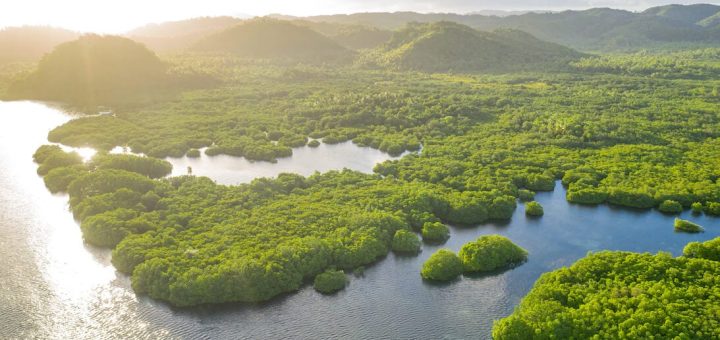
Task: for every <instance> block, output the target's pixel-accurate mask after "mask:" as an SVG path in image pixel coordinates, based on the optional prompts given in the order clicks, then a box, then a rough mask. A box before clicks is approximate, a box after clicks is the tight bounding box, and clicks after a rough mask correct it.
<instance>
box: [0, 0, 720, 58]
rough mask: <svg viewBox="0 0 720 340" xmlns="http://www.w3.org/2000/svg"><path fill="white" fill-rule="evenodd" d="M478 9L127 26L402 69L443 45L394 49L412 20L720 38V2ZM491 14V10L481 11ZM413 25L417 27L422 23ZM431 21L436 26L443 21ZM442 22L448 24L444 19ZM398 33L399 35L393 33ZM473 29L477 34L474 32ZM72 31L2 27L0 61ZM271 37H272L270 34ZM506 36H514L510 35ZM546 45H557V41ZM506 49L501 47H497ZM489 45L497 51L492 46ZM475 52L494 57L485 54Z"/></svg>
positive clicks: (593, 37) (173, 45)
mask: <svg viewBox="0 0 720 340" xmlns="http://www.w3.org/2000/svg"><path fill="white" fill-rule="evenodd" d="M482 13H483V14H467V15H461V14H440V13H438V14H421V13H414V12H395V13H357V14H350V15H344V14H343V15H324V16H312V17H303V18H300V17H290V16H284V15H273V16H272V17H273V18H276V19H282V20H283V21H282V22H278V21H275V22H274V24H272V25H260V24H258V22H262V21H257V20H254V21H251V22H250V23H252V22H255V23H254V24H250V25H243V23H244V22H246V21H247V20H244V19H241V18H236V17H204V18H194V19H188V20H181V21H174V22H166V23H160V24H151V25H146V26H144V27H140V28H137V29H134V30H132V31H130V32H128V33H127V34H126V36H127V37H129V38H131V39H133V40H135V41H138V42H141V43H143V44H145V45H146V46H147V47H148V48H150V49H152V50H154V51H155V52H158V53H164V52H172V53H174V52H182V51H188V50H192V51H201V50H206V51H215V52H219V51H221V52H232V53H235V54H239V55H244V56H248V57H267V58H281V57H282V58H284V57H290V58H291V59H292V58H296V59H298V60H307V59H316V57H317V56H318V55H323V56H327V55H329V54H333V55H335V56H336V57H338V58H339V57H340V56H348V55H351V54H352V52H351V51H349V50H355V51H359V50H370V49H378V50H377V51H376V52H375V53H374V55H375V56H378V57H379V58H381V59H382V60H379V61H378V63H379V64H386V65H395V66H397V67H401V68H405V67H410V66H409V65H413V63H414V62H411V61H410V60H415V61H418V60H420V59H421V58H420V55H419V53H420V52H419V51H421V50H427V49H426V48H421V47H423V46H428V44H430V42H431V41H436V46H440V45H439V43H437V42H439V41H440V40H441V39H440V38H439V37H440V36H441V35H439V34H433V35H432V37H425V38H423V39H421V40H422V41H415V42H412V43H411V44H410V45H408V46H412V47H413V48H412V49H410V50H407V51H403V52H402V53H400V52H399V51H393V47H392V46H386V45H385V44H386V43H387V42H388V41H391V40H392V39H394V38H392V37H393V34H394V32H405V33H407V28H406V27H407V25H408V24H409V23H413V22H416V23H432V22H439V21H444V22H454V23H457V24H462V25H466V26H468V27H470V28H472V29H476V30H480V31H485V32H493V31H495V30H498V29H501V30H506V29H512V30H520V31H524V32H526V33H529V34H530V35H532V37H534V38H537V39H534V38H533V39H530V38H528V37H524V38H523V41H522V42H521V43H525V44H531V45H532V46H534V47H533V48H537V47H539V46H540V45H541V44H539V43H538V40H542V41H546V42H549V43H555V44H560V45H564V46H568V47H570V48H573V49H575V50H579V51H589V52H608V51H637V50H642V49H657V48H676V47H688V46H697V47H712V46H718V45H720V6H716V5H704V4H698V5H668V6H661V7H653V8H650V9H647V10H645V11H643V12H640V13H635V12H629V11H624V10H614V9H608V8H596V9H590V10H584V11H564V12H545V13H538V12H529V13H522V14H515V13H506V12H497V13H495V12H482ZM488 13H489V14H493V15H484V14H488ZM504 14H508V15H504ZM281 23H282V24H281ZM289 25H293V26H289ZM243 27H244V28H243ZM412 27H415V29H417V27H420V26H417V25H415V26H412ZM428 27H430V26H428ZM434 27H435V28H436V29H437V28H439V27H440V26H434ZM445 27H446V28H448V27H450V26H447V25H445ZM456 28H457V26H456ZM273 30H275V31H273ZM450 31H453V30H445V31H443V34H445V35H446V37H447V35H448V34H449V35H456V34H460V32H465V33H468V31H466V30H465V31H463V30H454V31H453V32H454V33H451V32H450ZM395 34H396V35H395V36H396V37H397V33H395ZM400 34H404V33H400ZM493 34H497V32H496V33H483V34H482V35H484V36H485V37H486V38H487V39H489V40H493V39H494V38H488V37H490V36H492V35H493ZM472 35H473V36H476V34H475V33H473V34H472ZM77 37H78V34H77V33H75V32H70V31H67V30H63V29H56V28H47V27H22V28H7V29H4V30H2V31H0V62H11V61H37V60H39V58H40V57H41V56H42V55H43V54H45V53H48V52H50V51H51V50H52V48H53V47H54V46H56V45H58V44H59V43H62V42H66V41H70V40H73V39H75V38H77ZM268 37H273V38H272V39H268ZM453 39H454V38H453ZM270 40H273V41H274V42H273V43H272V44H271V45H273V46H266V44H267V43H268V42H269V41H270ZM253 41H254V42H253ZM473 41H474V40H473ZM406 43H410V41H406ZM507 43H508V44H516V43H518V42H517V41H512V40H510V41H508V42H507ZM442 45H443V46H444V48H453V49H456V51H454V52H453V53H455V54H456V55H465V56H470V55H473V54H472V53H470V54H467V53H466V52H467V51H466V49H467V46H462V44H458V45H460V46H455V44H454V43H452V42H451V41H446V42H443V43H442ZM469 45H473V43H471V44H469ZM303 46H306V47H307V48H304V47H303ZM547 46H555V47H554V48H557V45H547ZM547 46H545V47H541V49H543V48H547ZM283 48H286V50H283ZM395 48H397V47H395ZM498 48H500V47H498ZM503 49H505V47H503V48H500V50H503ZM490 50H491V51H494V52H497V51H499V50H496V49H495V48H491V49H490ZM509 50H512V48H510V49H509ZM515 50H517V49H515ZM520 50H522V49H520ZM463 51H464V52H463ZM494 52H493V53H494ZM565 52H567V51H565V50H562V52H561V53H560V54H563V55H565V54H566V53H565ZM533 53H534V52H532V53H529V55H533ZM285 54H287V55H285ZM300 55H302V56H300ZM426 57H427V60H431V59H432V60H436V61H437V60H443V58H442V57H440V56H438V55H435V56H432V57H431V56H426ZM433 58H439V59H433ZM473 58H477V60H495V59H496V58H495V57H490V55H483V57H482V58H478V57H477V56H474V57H473ZM320 59H321V60H324V59H323V58H320ZM521 59H522V58H521ZM402 65H404V66H402ZM455 66H458V65H455ZM466 66H467V65H466ZM410 68H416V67H415V66H412V67H410ZM461 68H462V69H464V68H466V67H461ZM471 68H473V69H477V68H476V67H471Z"/></svg>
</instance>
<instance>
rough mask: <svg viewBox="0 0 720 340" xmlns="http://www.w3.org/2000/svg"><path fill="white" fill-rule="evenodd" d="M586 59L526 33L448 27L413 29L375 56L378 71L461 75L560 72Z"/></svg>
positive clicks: (448, 24)
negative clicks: (404, 70)
mask: <svg viewBox="0 0 720 340" xmlns="http://www.w3.org/2000/svg"><path fill="white" fill-rule="evenodd" d="M582 56H583V54H581V53H579V52H576V51H574V50H571V49H569V48H566V47H563V46H560V45H557V44H553V43H549V42H545V41H541V40H538V39H537V38H535V37H533V36H532V35H530V34H528V33H525V32H522V31H518V30H509V29H502V30H496V31H495V32H481V31H477V30H475V29H472V28H470V27H468V26H465V25H460V24H457V23H453V22H447V21H445V22H437V23H431V24H420V23H413V24H409V25H408V26H407V27H406V28H404V29H402V30H400V31H398V32H396V33H395V34H394V35H393V37H392V38H391V39H390V41H389V42H388V43H387V44H385V45H384V46H383V47H381V48H380V49H379V50H378V51H376V52H375V53H374V59H375V61H376V63H377V64H378V65H379V66H386V67H392V68H397V69H406V70H417V71H424V72H462V73H466V72H468V73H472V72H496V71H510V70H535V69H538V68H557V67H562V65H567V63H568V62H569V61H571V60H575V59H579V58H581V57H582Z"/></svg>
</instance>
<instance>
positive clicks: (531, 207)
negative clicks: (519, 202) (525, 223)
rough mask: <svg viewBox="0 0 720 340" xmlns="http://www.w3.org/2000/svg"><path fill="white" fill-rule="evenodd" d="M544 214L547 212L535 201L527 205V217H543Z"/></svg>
mask: <svg viewBox="0 0 720 340" xmlns="http://www.w3.org/2000/svg"><path fill="white" fill-rule="evenodd" d="M543 214H545V210H544V209H543V207H542V205H540V203H538V202H534V201H533V202H527V203H525V215H528V216H542V215H543Z"/></svg>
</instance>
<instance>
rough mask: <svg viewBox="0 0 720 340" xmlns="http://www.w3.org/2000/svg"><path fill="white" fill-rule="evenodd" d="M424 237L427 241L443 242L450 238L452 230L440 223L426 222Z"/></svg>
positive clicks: (423, 230) (423, 228)
mask: <svg viewBox="0 0 720 340" xmlns="http://www.w3.org/2000/svg"><path fill="white" fill-rule="evenodd" d="M422 237H423V240H425V241H431V242H442V241H445V240H447V239H448V238H449V237H450V229H448V227H447V226H446V225H444V224H442V223H440V222H425V224H424V225H423V227H422Z"/></svg>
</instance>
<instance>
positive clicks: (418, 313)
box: [0, 102, 720, 339]
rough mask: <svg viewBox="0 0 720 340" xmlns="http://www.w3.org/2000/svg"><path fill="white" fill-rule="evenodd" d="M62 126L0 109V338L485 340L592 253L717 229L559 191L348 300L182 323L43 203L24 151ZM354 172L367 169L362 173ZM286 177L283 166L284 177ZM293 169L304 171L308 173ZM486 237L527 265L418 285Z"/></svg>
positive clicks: (58, 117)
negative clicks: (535, 212) (430, 268)
mask: <svg viewBox="0 0 720 340" xmlns="http://www.w3.org/2000/svg"><path fill="white" fill-rule="evenodd" d="M67 119H69V118H68V117H67V116H65V115H64V114H62V113H61V112H59V111H57V110H54V109H51V108H47V107H45V106H43V105H39V104H33V103H2V102H0V258H1V259H2V260H3V264H2V265H0V338H3V339H4V338H9V339H15V338H21V339H24V338H40V339H128V338H132V339H216V338H230V339H279V338H299V339H325V338H353V339H464V338H488V337H489V336H490V330H491V327H492V322H493V320H496V319H498V318H501V317H504V316H506V315H508V314H509V313H510V312H511V311H512V309H513V307H514V306H515V305H516V304H517V303H518V302H519V300H520V298H521V297H522V296H523V295H525V294H526V293H527V291H528V290H529V289H530V288H531V287H532V284H533V282H534V281H535V280H536V279H537V278H538V276H539V275H540V274H542V273H543V272H546V271H549V270H552V269H555V268H558V267H561V266H565V265H569V264H571V263H572V262H574V261H575V260H577V259H578V258H580V257H582V256H584V255H585V254H586V253H587V252H588V251H596V250H601V249H615V250H630V251H639V252H644V251H649V252H657V251H669V252H671V253H673V254H675V255H679V254H680V253H681V251H682V247H683V246H684V245H685V244H686V243H687V242H690V241H696V240H707V239H711V238H714V237H717V236H718V235H720V220H718V219H712V218H708V217H705V216H700V217H694V216H691V215H690V214H689V213H685V214H683V217H684V218H688V219H691V220H693V221H696V222H698V223H700V224H701V225H703V226H705V227H706V229H707V232H706V233H704V234H695V235H691V234H677V233H675V232H673V228H672V223H673V219H674V217H673V216H666V215H662V214H660V213H658V212H653V211H632V210H627V209H620V208H612V207H608V206H601V207H597V208H590V207H582V206H576V205H569V204H568V203H567V202H566V201H565V199H564V195H565V193H564V189H563V188H562V187H561V186H558V187H557V188H556V190H555V191H554V192H551V193H542V194H539V195H538V196H537V200H538V201H539V202H540V203H542V204H543V206H544V207H545V216H544V217H542V218H540V219H528V218H526V217H525V216H524V211H523V207H522V206H519V207H518V210H517V212H516V214H515V216H514V218H513V219H512V221H511V222H509V223H507V224H506V225H498V224H487V225H481V226H478V227H475V228H452V236H451V238H450V240H449V241H448V242H447V243H446V244H445V245H443V246H427V245H426V246H424V248H423V252H422V253H421V254H420V255H419V256H417V257H397V256H394V255H392V254H390V255H388V257H387V258H386V259H384V260H382V261H380V262H379V263H378V264H376V265H374V266H371V267H369V268H368V269H367V270H366V272H365V276H364V277H362V278H354V277H353V278H352V279H351V283H350V285H349V287H348V288H347V289H346V290H344V291H342V292H340V293H339V294H337V295H334V296H324V295H320V294H317V293H315V291H314V290H313V289H312V287H304V288H303V289H301V290H300V291H299V292H297V293H295V294H291V295H287V296H284V297H281V298H278V299H276V300H273V301H271V302H269V303H265V304H260V305H237V304H231V305H224V306H213V307H202V308H194V309H181V310H178V309H173V308H170V307H168V306H166V305H165V304H162V303H158V302H155V301H152V300H150V299H148V298H145V297H138V296H136V295H135V294H133V292H132V290H131V289H130V287H129V280H128V278H127V277H125V276H123V275H121V274H118V273H116V272H115V270H114V269H113V267H112V266H111V264H110V262H109V260H110V254H109V252H108V251H107V250H102V249H96V248H92V247H89V246H87V245H84V244H83V243H82V238H81V235H80V231H79V228H78V226H77V224H76V223H75V222H74V221H73V219H72V216H71V215H70V213H69V212H68V211H67V205H66V197H64V196H61V195H60V196H53V195H51V194H49V193H48V192H47V190H45V188H44V186H43V184H42V180H41V179H40V178H39V177H38V176H36V175H35V173H34V171H35V165H34V164H33V163H32V159H31V155H32V153H33V151H34V150H35V148H37V147H38V146H39V145H41V144H43V143H44V142H45V137H46V134H47V131H48V130H49V129H51V128H52V127H54V126H57V125H59V124H61V123H62V122H64V121H66V120H67ZM343 150H345V149H343ZM348 152H356V154H355V155H356V156H354V157H349V159H355V160H358V159H369V160H372V159H376V158H374V157H375V156H376V154H368V153H369V152H372V153H376V152H377V151H368V150H367V149H360V148H355V149H352V148H350V149H348V150H345V151H344V153H348ZM374 155H375V156H374ZM296 156H297V153H296ZM344 156H345V154H344ZM351 156H352V155H351ZM328 157H334V156H332V155H331V154H330V156H328ZM316 159H317V160H318V161H316V162H319V161H322V159H321V158H316ZM298 162H299V163H298V164H307V163H302V162H300V161H298ZM328 162H330V161H328ZM290 163H292V162H290ZM253 164H260V163H253ZM333 164H334V163H333ZM250 165H251V166H252V164H250ZM343 166H352V165H343ZM362 166H364V167H365V168H366V169H369V168H372V164H368V163H363V165H362ZM288 169H290V170H292V166H289V168H286V169H285V170H284V171H287V170H288ZM298 169H299V171H307V170H306V169H307V165H298ZM303 169H305V170H303ZM258 171H259V170H258ZM223 173H224V176H227V175H228V174H229V173H228V172H225V171H223ZM241 176H246V174H243V175H241ZM225 178H226V180H232V179H229V178H227V177H225ZM243 178H244V177H243ZM238 181H244V180H242V179H241V178H239V179H238ZM491 233H499V234H503V235H506V236H508V237H510V238H511V239H512V240H513V241H515V242H516V243H518V244H519V245H521V246H523V247H525V248H526V249H527V250H528V251H529V252H530V257H529V261H528V262H527V263H525V264H524V265H522V266H520V267H518V268H515V269H514V270H511V271H507V272H504V273H501V274H498V275H495V276H489V277H473V278H468V277H463V278H461V279H460V280H458V281H457V282H454V283H451V284H447V285H432V284H428V283H426V282H423V281H422V280H421V279H420V276H419V271H420V267H421V265H422V262H423V261H424V260H425V259H426V258H427V257H428V256H430V254H432V252H434V251H435V250H436V249H439V248H442V247H447V248H450V249H452V250H454V251H457V250H458V249H459V248H460V247H461V246H462V244H464V243H466V242H468V241H471V240H473V239H475V238H476V237H478V236H479V235H483V234H491Z"/></svg>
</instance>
